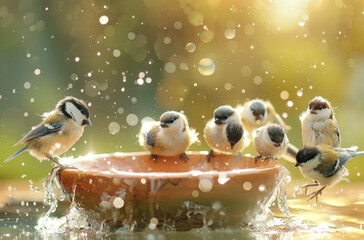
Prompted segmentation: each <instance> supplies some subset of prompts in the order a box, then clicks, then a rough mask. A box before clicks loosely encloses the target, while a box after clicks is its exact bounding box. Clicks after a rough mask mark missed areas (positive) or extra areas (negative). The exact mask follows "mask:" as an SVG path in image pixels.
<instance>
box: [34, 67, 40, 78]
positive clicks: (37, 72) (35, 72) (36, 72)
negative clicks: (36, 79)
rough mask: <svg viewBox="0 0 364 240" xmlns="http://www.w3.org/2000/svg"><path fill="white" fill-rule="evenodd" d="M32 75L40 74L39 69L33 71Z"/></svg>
mask: <svg viewBox="0 0 364 240" xmlns="http://www.w3.org/2000/svg"><path fill="white" fill-rule="evenodd" d="M34 74H35V75H37V76H38V75H39V74H40V69H39V68H37V69H35V70H34Z"/></svg>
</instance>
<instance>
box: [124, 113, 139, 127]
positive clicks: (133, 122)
mask: <svg viewBox="0 0 364 240" xmlns="http://www.w3.org/2000/svg"><path fill="white" fill-rule="evenodd" d="M138 120H139V119H138V116H137V115H135V114H133V113H130V114H129V115H128V116H127V117H126V122H127V124H129V125H130V126H135V125H137V124H138Z"/></svg>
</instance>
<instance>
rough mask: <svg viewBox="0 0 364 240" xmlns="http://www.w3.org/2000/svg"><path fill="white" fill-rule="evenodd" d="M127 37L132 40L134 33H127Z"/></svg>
mask: <svg viewBox="0 0 364 240" xmlns="http://www.w3.org/2000/svg"><path fill="white" fill-rule="evenodd" d="M128 38H129V40H133V39H134V38H135V33H133V32H130V33H128Z"/></svg>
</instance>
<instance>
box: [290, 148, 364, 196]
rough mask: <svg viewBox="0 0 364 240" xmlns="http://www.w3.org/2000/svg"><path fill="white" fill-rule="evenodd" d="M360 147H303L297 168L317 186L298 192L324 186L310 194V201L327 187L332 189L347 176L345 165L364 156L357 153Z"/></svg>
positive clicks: (305, 186) (299, 152)
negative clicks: (355, 158)
mask: <svg viewBox="0 0 364 240" xmlns="http://www.w3.org/2000/svg"><path fill="white" fill-rule="evenodd" d="M357 149H358V147H356V146H355V147H351V148H335V147H331V146H328V145H319V146H315V147H303V148H302V149H300V150H299V151H298V154H297V163H296V167H299V169H300V171H301V173H302V175H303V176H304V177H306V178H309V179H311V180H313V181H314V182H315V184H306V185H303V186H301V187H300V188H299V189H298V190H297V192H298V191H300V190H301V189H305V195H306V196H307V189H308V188H309V187H312V186H322V188H320V189H319V190H317V191H316V192H313V193H311V194H309V195H308V196H309V199H308V201H309V200H311V199H313V198H314V197H316V202H317V200H318V195H320V194H321V193H322V191H323V190H324V189H325V188H326V187H331V186H333V185H335V184H336V183H338V182H340V181H341V180H342V179H343V177H344V176H346V175H347V169H346V168H345V166H344V165H345V164H346V163H347V162H348V161H349V160H350V159H351V158H353V157H356V156H359V155H363V154H364V152H357Z"/></svg>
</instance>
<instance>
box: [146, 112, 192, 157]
mask: <svg viewBox="0 0 364 240" xmlns="http://www.w3.org/2000/svg"><path fill="white" fill-rule="evenodd" d="M197 136H198V134H197V133H196V131H195V130H194V129H191V128H190V127H189V125H188V121H187V118H186V116H185V115H184V114H182V113H179V112H175V111H168V112H165V113H163V114H162V115H161V117H160V121H159V122H157V121H144V122H143V123H142V127H141V129H140V132H139V144H140V145H141V146H143V147H144V148H145V149H146V150H148V151H150V152H151V157H152V160H153V161H154V162H155V161H156V160H157V157H158V156H166V157H168V156H178V155H180V156H181V158H183V159H184V160H185V161H187V159H188V157H187V155H186V154H185V151H186V150H187V149H188V148H189V147H190V146H191V144H193V143H194V142H196V141H198V138H197Z"/></svg>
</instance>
